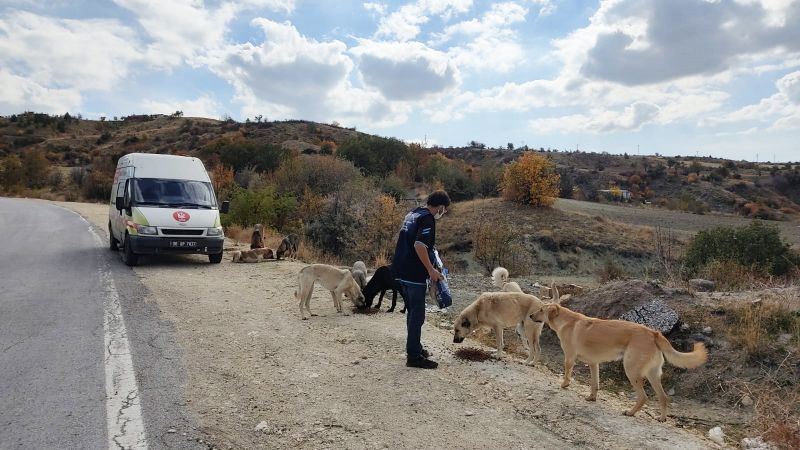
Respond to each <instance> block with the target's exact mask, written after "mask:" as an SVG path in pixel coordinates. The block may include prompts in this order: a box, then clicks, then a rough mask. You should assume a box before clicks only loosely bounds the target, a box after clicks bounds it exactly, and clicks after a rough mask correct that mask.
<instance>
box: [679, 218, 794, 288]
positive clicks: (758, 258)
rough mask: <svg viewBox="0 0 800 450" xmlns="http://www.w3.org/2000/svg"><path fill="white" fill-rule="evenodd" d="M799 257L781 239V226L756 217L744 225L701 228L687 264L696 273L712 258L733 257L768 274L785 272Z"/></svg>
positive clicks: (741, 263)
mask: <svg viewBox="0 0 800 450" xmlns="http://www.w3.org/2000/svg"><path fill="white" fill-rule="evenodd" d="M799 259H800V258H798V255H797V254H795V253H794V252H792V250H791V249H790V247H789V244H786V243H784V242H783V241H782V240H781V236H780V230H779V229H778V227H776V226H772V225H766V224H764V223H763V222H761V221H754V222H752V223H751V224H750V225H747V226H745V227H740V228H729V227H718V228H713V229H710V230H703V231H700V232H699V233H697V235H696V236H695V237H694V239H692V242H691V244H690V245H689V250H688V251H687V253H686V258H685V260H684V267H685V268H686V271H687V274H688V275H694V274H696V273H697V272H698V271H699V270H700V269H702V268H703V267H705V266H706V265H707V264H709V263H711V262H712V261H733V262H736V263H738V264H739V265H741V266H744V267H748V268H752V269H754V270H757V271H760V272H763V273H766V274H770V275H784V274H786V273H788V272H789V271H790V270H791V269H792V268H793V267H795V266H797V265H798V263H800V261H799Z"/></svg>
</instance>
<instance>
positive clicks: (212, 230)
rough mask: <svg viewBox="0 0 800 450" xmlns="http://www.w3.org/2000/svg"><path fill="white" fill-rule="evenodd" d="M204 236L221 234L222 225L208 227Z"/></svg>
mask: <svg viewBox="0 0 800 450" xmlns="http://www.w3.org/2000/svg"><path fill="white" fill-rule="evenodd" d="M206 236H222V227H218V228H209V229H208V231H207V232H206Z"/></svg>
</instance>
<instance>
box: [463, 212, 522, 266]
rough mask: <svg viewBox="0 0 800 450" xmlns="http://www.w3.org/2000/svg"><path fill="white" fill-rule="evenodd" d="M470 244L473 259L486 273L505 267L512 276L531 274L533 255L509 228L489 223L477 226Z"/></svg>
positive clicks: (517, 234)
mask: <svg viewBox="0 0 800 450" xmlns="http://www.w3.org/2000/svg"><path fill="white" fill-rule="evenodd" d="M472 242H473V243H474V247H473V252H474V253H475V259H476V260H477V261H478V262H479V263H480V264H481V265H482V266H483V268H484V269H485V270H486V272H487V273H491V271H492V270H493V269H494V268H495V267H497V266H503V267H505V268H506V269H508V271H509V273H510V274H511V275H512V276H520V275H528V274H530V273H531V270H532V268H533V255H532V254H531V252H530V251H528V249H527V248H525V245H524V242H523V241H522V239H521V237H520V236H519V233H517V232H516V231H515V230H514V229H512V228H511V227H508V226H504V225H498V224H495V223H489V222H484V223H481V224H478V226H477V227H476V228H475V231H474V232H473V236H472Z"/></svg>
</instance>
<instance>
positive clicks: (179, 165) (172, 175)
mask: <svg viewBox="0 0 800 450" xmlns="http://www.w3.org/2000/svg"><path fill="white" fill-rule="evenodd" d="M130 166H133V167H134V173H133V176H134V177H136V178H165V179H170V180H196V181H205V182H211V179H210V178H209V177H208V172H206V168H205V167H204V166H203V162H202V161H200V159H198V158H194V157H190V156H177V155H162V154H158V153H129V154H127V155H125V156H123V157H121V158H120V159H119V162H118V163H117V168H120V167H130Z"/></svg>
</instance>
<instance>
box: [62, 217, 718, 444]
mask: <svg viewBox="0 0 800 450" xmlns="http://www.w3.org/2000/svg"><path fill="white" fill-rule="evenodd" d="M64 205H65V206H68V207H71V208H73V209H75V210H77V211H78V212H80V213H81V214H83V215H84V216H85V217H87V218H88V219H89V220H92V221H94V222H95V223H97V224H98V225H99V226H103V227H105V222H107V220H106V219H105V217H106V206H105V205H85V204H69V203H67V204H64ZM302 266H303V264H300V263H295V262H288V261H281V262H266V263H259V264H232V263H230V257H226V258H225V259H224V260H223V262H222V264H220V265H209V264H208V263H207V262H205V258H201V257H180V258H172V259H165V260H161V261H159V260H156V261H152V262H150V261H148V262H146V263H145V265H143V266H141V267H137V268H136V269H135V273H136V274H137V275H138V276H139V277H140V278H141V280H142V282H143V283H144V284H145V286H146V287H147V288H148V290H149V291H150V292H151V293H152V298H151V300H152V301H155V302H157V304H158V306H159V307H160V309H161V310H162V313H163V315H164V318H165V319H167V320H170V321H172V322H173V323H174V324H175V328H176V330H177V338H178V342H179V344H180V345H181V347H182V348H183V350H184V353H183V355H184V359H185V360H184V365H185V367H186V369H187V372H188V375H189V382H188V383H189V385H188V386H187V388H186V391H187V394H188V397H189V399H190V400H189V401H190V405H191V408H192V409H193V410H194V411H195V412H196V413H197V415H198V417H199V418H200V421H201V424H202V426H203V430H204V431H205V434H206V436H205V437H204V439H206V440H207V441H208V442H210V443H211V444H213V445H214V446H216V447H218V448H228V447H234V448H297V447H300V448H319V447H337V448H442V447H446V448H573V447H576V446H580V447H590V448H615V449H619V448H665V449H667V448H670V449H672V448H707V447H708V446H709V445H710V444H709V443H708V441H705V440H704V439H702V438H701V437H699V436H698V435H696V434H694V433H692V432H689V431H686V430H683V429H680V428H677V427H676V426H675V425H674V422H670V421H668V422H667V423H666V424H661V423H658V422H657V421H656V420H654V419H653V418H652V417H651V416H650V414H651V410H650V409H645V410H644V411H643V412H642V413H640V415H639V416H638V417H636V418H628V417H625V416H622V414H621V413H622V411H623V410H624V409H625V408H627V407H629V406H630V404H629V403H630V400H628V399H627V398H625V397H623V396H613V395H610V394H601V398H600V400H599V401H598V402H597V403H588V402H586V401H584V400H583V398H582V396H583V395H585V394H586V393H587V392H588V388H587V387H586V386H584V385H582V384H575V385H573V387H571V388H570V390H567V391H564V390H561V389H560V388H559V387H558V386H559V379H558V376H557V375H556V374H553V373H552V372H550V371H548V370H547V369H545V368H543V367H542V366H538V367H535V368H532V367H527V366H524V365H522V364H520V363H519V362H518V361H516V360H511V359H506V360H505V361H487V362H482V363H475V362H464V361H461V360H458V359H455V358H454V357H453V355H452V351H453V350H454V349H455V348H456V347H454V344H452V343H451V341H452V334H451V332H449V331H446V330H442V329H438V328H435V327H432V326H430V324H436V323H437V322H438V318H437V315H436V314H429V316H428V324H426V326H425V330H424V333H423V336H424V341H425V344H426V346H427V347H428V348H429V349H430V350H431V351H432V353H433V354H434V357H435V359H437V360H438V361H440V363H441V365H440V367H439V369H438V370H436V371H421V370H417V369H408V368H406V367H405V366H404V361H405V359H404V358H405V357H404V350H403V349H404V340H405V323H404V316H403V315H401V314H398V313H394V314H386V313H380V314H374V315H351V316H339V315H337V314H335V313H334V309H333V305H332V302H331V299H330V295H329V294H328V293H327V292H323V291H322V290H320V289H317V290H315V294H314V298H313V300H312V306H311V307H312V310H313V311H314V312H315V313H318V314H320V315H319V316H318V317H313V318H312V319H311V320H308V321H301V320H300V318H299V310H298V307H297V302H296V301H295V299H294V295H293V293H294V289H295V286H296V275H297V272H298V271H299V269H300V268H301V267H302ZM348 306H349V305H348ZM384 309H385V307H384ZM466 345H477V343H476V342H474V341H472V342H470V341H468V343H467V344H466ZM676 403H677V404H673V405H672V407H673V408H680V407H681V405H680V404H679V403H678V402H676ZM651 406H652V407H654V406H655V405H651ZM262 421H264V422H265V426H264V428H263V429H262V430H261V431H255V427H256V425H257V424H259V423H261V422H262Z"/></svg>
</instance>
